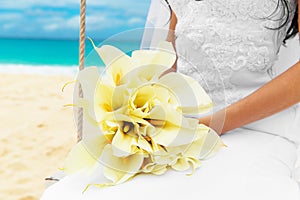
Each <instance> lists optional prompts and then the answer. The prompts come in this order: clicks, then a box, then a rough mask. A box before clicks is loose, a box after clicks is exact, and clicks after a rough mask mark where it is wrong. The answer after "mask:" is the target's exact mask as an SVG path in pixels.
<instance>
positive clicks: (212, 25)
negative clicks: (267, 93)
mask: <svg viewBox="0 0 300 200" xmlns="http://www.w3.org/2000/svg"><path fill="white" fill-rule="evenodd" d="M295 3H296V1H294V0H289V7H290V9H291V11H292V12H294V8H295ZM170 5H171V7H172V9H173V10H174V12H175V14H176V15H177V18H178V22H177V26H176V30H175V35H176V41H175V43H176V50H177V54H178V56H179V57H178V62H177V68H178V71H179V72H182V73H185V74H187V75H190V76H192V77H194V78H196V79H197V80H199V82H200V83H201V85H202V86H203V87H204V88H205V89H206V90H207V91H208V92H209V94H210V96H211V97H212V99H213V101H214V102H215V103H216V106H217V107H216V109H215V110H217V109H220V108H223V107H225V106H227V105H230V104H232V103H234V102H236V101H238V100H239V99H241V98H243V97H245V96H247V95H249V94H250V93H252V92H253V91H255V90H257V89H258V88H259V87H261V86H262V85H264V84H265V83H267V82H269V81H270V80H272V79H273V78H274V77H276V76H277V73H276V72H277V71H278V70H277V69H276V68H275V67H274V63H275V60H276V59H277V55H278V52H279V49H280V46H281V44H282V41H283V39H284V37H285V33H286V28H287V27H288V25H286V26H285V27H283V28H282V29H280V30H272V29H268V28H266V27H270V28H272V27H273V28H274V27H277V26H278V23H280V20H273V21H272V20H270V19H267V18H266V17H267V16H269V15H270V14H272V13H273V11H274V10H275V9H276V6H277V0H203V1H195V0H170ZM279 8H281V6H279ZM280 15H281V13H280V12H279V13H275V14H274V16H273V17H275V18H276V17H278V16H280ZM290 21H291V19H289V22H290ZM208 61H210V62H208ZM283 101H284V99H283ZM222 139H223V141H224V143H225V144H226V145H227V146H228V147H227V148H223V149H221V150H220V152H218V153H217V154H216V155H215V156H214V157H212V158H210V159H208V160H206V161H204V162H203V166H202V167H201V168H199V169H198V170H197V171H196V172H195V174H194V175H192V176H186V175H185V174H183V173H179V172H174V171H169V172H167V173H166V174H165V175H162V176H154V175H139V176H137V177H135V178H134V179H133V180H131V181H129V182H126V183H124V184H121V185H118V186H114V187H109V188H104V189H99V188H94V187H91V188H89V189H88V190H87V191H86V192H85V193H82V191H83V189H84V188H85V186H86V185H87V184H89V183H97V178H91V177H84V176H82V175H81V174H74V175H71V176H67V177H65V178H63V179H62V180H60V181H59V182H58V183H56V184H54V185H52V186H50V187H49V188H47V190H46V191H45V192H44V194H43V196H42V200H60V199H72V200H96V199H97V200H99V199H107V200H117V199H132V200H135V199H136V200H137V199H139V200H140V199H143V200H150V199H151V200H153V199H174V200H175V199H176V200H178V199H203V200H219V199H224V200H240V199H243V200H248V199H249V200H250V199H251V200H252V199H255V200H268V199H272V200H283V199H284V200H299V199H300V189H299V186H298V184H297V182H296V180H295V179H294V177H293V173H294V167H295V162H296V154H297V152H296V149H297V146H298V144H299V143H300V109H299V106H298V105H296V106H293V107H291V108H289V109H286V110H284V111H282V112H280V113H277V114H275V115H273V116H271V117H268V118H266V119H263V120H260V121H257V122H255V123H252V124H249V125H246V126H244V127H240V128H238V129H235V130H232V131H230V132H228V133H226V134H225V135H223V136H222Z"/></svg>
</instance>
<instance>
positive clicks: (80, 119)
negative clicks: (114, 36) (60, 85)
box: [77, 0, 86, 141]
mask: <svg viewBox="0 0 300 200" xmlns="http://www.w3.org/2000/svg"><path fill="white" fill-rule="evenodd" d="M85 16H86V0H80V33H79V70H83V69H84V52H85ZM78 89H79V94H78V96H79V98H83V92H82V88H81V85H80V84H79V88H78ZM77 120H78V121H77V141H80V140H81V139H82V130H83V109H82V108H79V109H78V119H77Z"/></svg>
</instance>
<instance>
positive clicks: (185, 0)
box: [169, 0, 296, 107]
mask: <svg viewBox="0 0 300 200" xmlns="http://www.w3.org/2000/svg"><path fill="white" fill-rule="evenodd" d="M169 2H170V5H171V7H172V9H173V11H174V12H175V14H176V16H177V19H178V22H177V25H176V29H175V36H176V40H175V43H176V50H177V54H178V62H177V68H178V71H180V72H182V73H185V74H188V75H190V76H192V77H194V78H196V79H197V80H199V81H200V82H201V85H202V86H203V87H204V88H205V89H206V91H207V92H208V93H209V94H210V95H211V97H212V98H213V101H214V102H215V103H216V104H217V105H219V106H220V107H224V106H227V105H229V104H231V103H233V102H235V101H237V100H239V99H241V98H243V97H244V96H246V95H248V94H250V93H251V92H253V91H254V90H256V89H258V88H259V87H261V86H262V85H263V84H265V83H266V82H268V81H270V80H271V79H272V78H274V77H275V76H276V74H274V72H273V70H272V66H273V64H274V62H275V60H276V58H277V54H278V51H279V48H280V46H281V44H282V42H283V39H284V37H285V35H286V29H287V27H288V26H289V24H290V22H291V19H292V17H293V13H294V10H295V7H296V4H295V3H296V2H295V1H294V0H290V1H289V2H288V6H289V9H290V11H291V13H292V14H291V15H290V17H289V19H288V20H289V23H288V24H287V25H286V26H285V27H283V28H282V29H280V30H274V28H276V27H279V26H280V24H282V23H283V21H284V20H285V19H286V17H287V15H286V13H287V12H285V11H284V9H283V6H282V5H281V4H279V9H277V10H276V8H277V6H278V2H277V0H202V1H195V0H169Z"/></svg>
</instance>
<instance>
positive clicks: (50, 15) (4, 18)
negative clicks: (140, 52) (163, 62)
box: [0, 0, 150, 39]
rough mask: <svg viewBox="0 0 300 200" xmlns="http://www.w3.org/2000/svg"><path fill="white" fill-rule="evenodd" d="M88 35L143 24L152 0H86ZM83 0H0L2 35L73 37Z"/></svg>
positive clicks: (128, 28) (93, 36)
mask: <svg viewBox="0 0 300 200" xmlns="http://www.w3.org/2000/svg"><path fill="white" fill-rule="evenodd" d="M86 1H87V15H86V17H87V18H86V26H87V30H86V31H87V35H88V36H89V37H92V38H98V39H102V38H107V37H109V36H111V35H114V34H117V33H119V32H122V31H125V30H131V29H135V28H142V27H144V24H145V20H146V16H147V12H148V8H149V4H150V0H86ZM79 2H80V0H0V37H10V38H62V39H65V38H70V39H76V38H78V34H79Z"/></svg>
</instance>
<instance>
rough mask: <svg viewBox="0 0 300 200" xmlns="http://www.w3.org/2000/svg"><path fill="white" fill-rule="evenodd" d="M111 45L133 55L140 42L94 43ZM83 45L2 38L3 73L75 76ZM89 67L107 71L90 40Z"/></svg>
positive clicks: (88, 48) (87, 51) (0, 47)
mask: <svg viewBox="0 0 300 200" xmlns="http://www.w3.org/2000/svg"><path fill="white" fill-rule="evenodd" d="M94 43H95V44H96V45H97V46H98V45H103V44H110V45H114V46H116V47H118V48H119V49H121V50H122V51H124V52H126V53H127V54H129V55H130V53H131V51H132V50H136V49H139V46H140V41H139V40H130V41H126V40H121V41H120V40H117V41H112V40H111V41H109V40H94ZM78 48H79V41H78V40H71V39H19V38H0V71H1V72H13V73H39V74H40V73H42V74H43V73H44V74H48V73H51V74H74V73H76V71H77V68H78V60H79V58H78V57H79V56H78V54H79V50H78ZM85 66H86V67H88V66H98V67H104V63H103V62H102V60H101V59H100V57H99V56H98V55H97V53H96V52H95V50H94V49H93V47H92V44H91V42H90V41H89V40H86V50H85Z"/></svg>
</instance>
